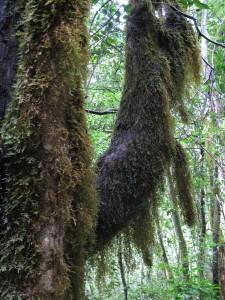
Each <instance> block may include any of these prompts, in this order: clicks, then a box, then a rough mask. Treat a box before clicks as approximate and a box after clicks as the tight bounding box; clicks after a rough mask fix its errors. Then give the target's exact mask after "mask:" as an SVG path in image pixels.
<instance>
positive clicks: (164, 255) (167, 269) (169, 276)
mask: <svg viewBox="0 0 225 300" xmlns="http://www.w3.org/2000/svg"><path fill="white" fill-rule="evenodd" d="M156 226H157V234H158V239H159V244H160V247H161V250H162V258H163V262H164V265H165V274H166V279H167V280H170V279H172V278H173V273H172V270H171V268H170V264H169V260H168V257H167V253H166V248H165V246H164V242H163V237H162V230H161V226H160V221H159V219H158V218H157V219H156Z"/></svg>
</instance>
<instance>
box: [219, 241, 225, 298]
mask: <svg viewBox="0 0 225 300" xmlns="http://www.w3.org/2000/svg"><path fill="white" fill-rule="evenodd" d="M219 277H220V287H221V290H220V292H221V300H225V245H224V244H223V245H221V246H220V247H219Z"/></svg>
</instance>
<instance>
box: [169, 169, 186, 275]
mask: <svg viewBox="0 0 225 300" xmlns="http://www.w3.org/2000/svg"><path fill="white" fill-rule="evenodd" d="M168 173H169V176H168V183H169V190H170V199H171V201H172V205H173V210H172V219H173V223H174V228H175V232H176V235H177V239H178V243H179V252H180V260H181V265H182V271H183V275H184V277H185V278H186V279H187V280H189V259H188V249H187V244H186V241H185V238H184V235H183V231H182V226H181V221H180V215H179V208H178V203H177V195H176V190H175V186H174V182H173V179H172V176H171V173H170V170H169V171H168Z"/></svg>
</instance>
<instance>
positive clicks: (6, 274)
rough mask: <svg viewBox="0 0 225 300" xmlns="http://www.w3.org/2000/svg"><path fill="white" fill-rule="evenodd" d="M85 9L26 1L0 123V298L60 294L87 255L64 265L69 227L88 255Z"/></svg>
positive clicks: (90, 200) (56, 0) (77, 4)
mask: <svg viewBox="0 0 225 300" xmlns="http://www.w3.org/2000/svg"><path fill="white" fill-rule="evenodd" d="M18 2H19V1H18ZM19 4H21V3H19ZM19 4H18V5H19ZM88 9H89V1H86V0H83V1H75V0H70V1H64V0H52V1H44V0H43V1H37V0H29V1H26V2H24V10H23V11H22V13H21V23H20V24H21V26H20V28H19V29H18V30H17V36H19V41H20V50H19V54H20V55H19V62H18V72H17V80H16V87H15V91H14V95H13V100H12V103H11V106H10V107H9V110H8V113H7V115H6V117H5V120H4V124H3V127H2V140H3V143H4V152H5V156H4V167H5V174H6V175H5V180H4V184H5V193H4V199H3V201H2V203H1V220H3V221H2V222H1V232H0V241H1V245H2V247H1V250H0V251H1V252H0V255H1V258H0V259H1V268H0V280H1V288H0V295H1V299H54V300H55V299H64V298H65V291H66V290H67V289H68V288H69V286H70V279H69V276H70V275H69V273H70V272H69V268H70V265H73V266H74V267H73V268H75V271H77V269H78V268H76V266H77V265H79V267H80V268H83V261H84V258H82V256H83V254H81V255H80V257H74V259H75V261H71V258H70V257H67V262H65V255H67V250H66V254H65V232H67V231H68V230H69V229H67V228H70V227H74V230H75V234H77V233H78V232H79V233H81V232H82V234H81V235H80V236H79V241H78V234H77V235H76V236H75V238H76V239H77V240H75V242H76V243H75V244H74V245H73V251H74V252H79V253H82V249H83V247H84V245H85V242H86V239H87V236H88V234H89V232H90V230H91V228H92V226H93V218H94V214H95V206H96V205H95V203H96V199H95V197H94V193H93V192H90V190H91V186H92V182H91V181H90V178H91V175H90V172H91V167H90V154H89V152H90V150H89V148H90V147H89V140H88V137H87V131H86V122H85V115H84V113H85V112H84V109H83V92H82V82H83V80H84V76H85V73H86V64H87V59H88V50H87V32H86V24H85V23H86V16H87V13H88ZM86 187H87V189H86ZM66 249H67V248H66ZM69 253H70V252H69ZM77 259H79V260H81V263H80V262H76V260H77ZM73 271H74V270H73ZM79 272H80V271H79ZM81 284H82V283H81ZM68 297H70V296H67V298H66V299H69V298H68ZM77 299H81V298H78V297H77Z"/></svg>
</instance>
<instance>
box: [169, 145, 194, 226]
mask: <svg viewBox="0 0 225 300" xmlns="http://www.w3.org/2000/svg"><path fill="white" fill-rule="evenodd" d="M173 168H174V178H175V182H176V190H177V195H178V205H179V207H180V209H181V212H182V214H183V216H184V220H185V222H186V223H187V225H189V226H193V225H194V224H195V222H196V207H195V203H194V191H193V184H192V176H191V172H190V169H189V162H188V158H187V155H186V153H185V151H184V149H183V147H182V146H181V144H180V143H178V142H177V144H176V156H175V159H174V166H173Z"/></svg>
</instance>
